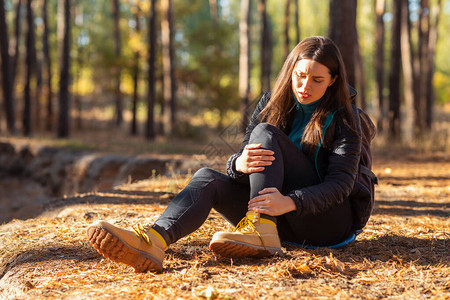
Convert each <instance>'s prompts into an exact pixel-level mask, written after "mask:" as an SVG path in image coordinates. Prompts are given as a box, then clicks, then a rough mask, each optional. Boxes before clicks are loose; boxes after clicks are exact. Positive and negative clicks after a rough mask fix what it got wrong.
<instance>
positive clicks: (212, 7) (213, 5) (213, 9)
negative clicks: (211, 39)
mask: <svg viewBox="0 0 450 300" xmlns="http://www.w3.org/2000/svg"><path fill="white" fill-rule="evenodd" d="M209 15H210V16H211V20H212V23H213V24H214V25H217V24H219V16H218V11H217V0H209Z"/></svg>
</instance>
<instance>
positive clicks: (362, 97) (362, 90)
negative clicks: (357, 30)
mask: <svg viewBox="0 0 450 300" xmlns="http://www.w3.org/2000/svg"><path fill="white" fill-rule="evenodd" d="M355 62H356V64H355V74H356V75H357V77H358V81H357V83H358V98H357V99H359V103H358V105H359V106H360V107H361V108H362V109H363V110H366V109H367V103H366V102H367V101H366V76H365V72H364V62H363V58H362V55H361V50H360V47H359V38H358V34H356V39H355Z"/></svg>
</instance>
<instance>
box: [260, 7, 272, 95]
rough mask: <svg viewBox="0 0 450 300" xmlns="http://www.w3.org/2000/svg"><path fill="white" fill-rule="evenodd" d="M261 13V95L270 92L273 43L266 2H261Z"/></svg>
mask: <svg viewBox="0 0 450 300" xmlns="http://www.w3.org/2000/svg"><path fill="white" fill-rule="evenodd" d="M259 12H260V14H261V22H262V30H261V93H264V92H267V91H269V90H270V72H271V63H272V59H271V52H272V49H271V48H272V41H271V33H270V23H269V19H268V17H267V11H266V0H260V1H259Z"/></svg>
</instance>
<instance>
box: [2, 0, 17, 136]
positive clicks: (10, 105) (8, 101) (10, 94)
mask: <svg viewBox="0 0 450 300" xmlns="http://www.w3.org/2000/svg"><path fill="white" fill-rule="evenodd" d="M8 49H9V40H8V27H7V22H6V13H5V3H4V1H3V0H0V54H1V58H2V64H1V65H2V85H3V88H2V90H3V98H4V99H3V105H4V108H5V114H6V125H7V128H8V131H9V132H10V133H11V134H15V133H16V125H15V123H16V117H15V105H14V89H13V83H12V80H11V59H10V57H9V53H8Z"/></svg>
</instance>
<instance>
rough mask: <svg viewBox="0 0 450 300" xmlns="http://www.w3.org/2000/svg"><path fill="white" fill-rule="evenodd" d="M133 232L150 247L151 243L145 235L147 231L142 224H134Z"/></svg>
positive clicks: (146, 227)
mask: <svg viewBox="0 0 450 300" xmlns="http://www.w3.org/2000/svg"><path fill="white" fill-rule="evenodd" d="M133 231H134V233H135V234H136V235H137V236H138V237H139V238H140V239H141V240H142V241H143V242H144V243H146V244H147V245H149V246H151V245H152V241H151V240H150V238H149V237H148V235H147V231H148V226H147V225H145V226H143V225H142V224H136V225H134V226H133Z"/></svg>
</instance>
